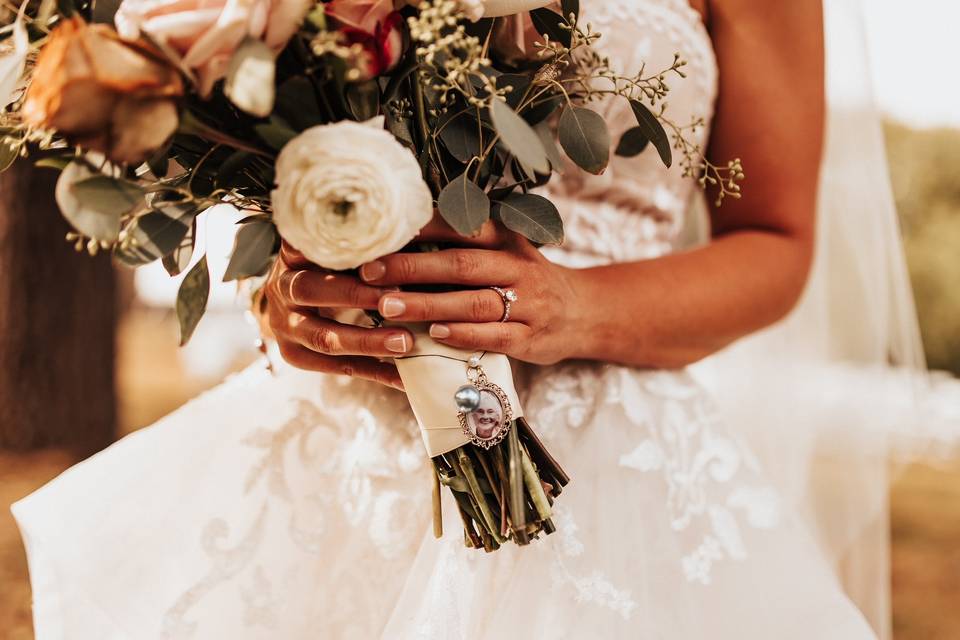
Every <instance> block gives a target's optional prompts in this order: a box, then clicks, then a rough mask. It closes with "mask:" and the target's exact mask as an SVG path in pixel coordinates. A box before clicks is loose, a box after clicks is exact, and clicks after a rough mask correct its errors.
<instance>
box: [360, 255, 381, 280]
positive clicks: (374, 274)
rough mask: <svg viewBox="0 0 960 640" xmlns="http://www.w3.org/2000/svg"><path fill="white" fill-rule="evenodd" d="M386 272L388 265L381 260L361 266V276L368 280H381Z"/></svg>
mask: <svg viewBox="0 0 960 640" xmlns="http://www.w3.org/2000/svg"><path fill="white" fill-rule="evenodd" d="M386 272H387V265H385V264H383V263H382V262H380V261H379V260H377V261H374V262H368V263H367V264H365V265H363V266H362V267H360V277H361V278H363V279H364V280H366V281H367V282H370V281H371V280H379V279H380V278H382V277H383V275H384V274H385V273H386Z"/></svg>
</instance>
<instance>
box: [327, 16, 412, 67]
mask: <svg viewBox="0 0 960 640" xmlns="http://www.w3.org/2000/svg"><path fill="white" fill-rule="evenodd" d="M393 6H394V5H393V0H333V2H330V3H328V4H326V5H325V10H326V14H327V16H328V17H330V18H333V19H334V20H336V22H337V24H338V26H339V28H338V29H337V32H338V33H339V35H340V38H341V40H342V42H343V44H345V45H358V46H359V47H360V49H361V53H360V55H359V56H358V58H357V59H356V60H355V61H354V64H355V68H356V70H357V72H358V73H359V78H358V79H359V80H369V79H371V78H375V77H377V76H379V75H382V74H384V73H386V72H388V71H390V70H391V69H393V68H394V67H395V66H397V63H398V62H400V57H401V56H402V55H403V31H402V27H403V18H402V17H401V15H400V14H399V13H397V12H396V11H394V8H393Z"/></svg>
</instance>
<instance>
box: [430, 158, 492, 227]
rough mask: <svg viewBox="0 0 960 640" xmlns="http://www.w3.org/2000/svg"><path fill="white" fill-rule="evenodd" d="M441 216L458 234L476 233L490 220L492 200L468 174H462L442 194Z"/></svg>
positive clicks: (439, 206)
mask: <svg viewBox="0 0 960 640" xmlns="http://www.w3.org/2000/svg"><path fill="white" fill-rule="evenodd" d="M437 208H438V209H439V210H440V215H441V216H442V217H443V219H444V220H446V221H447V224H449V225H450V226H451V227H453V228H454V229H455V230H456V232H457V233H459V234H461V235H464V236H468V235H470V234H472V233H476V232H477V231H478V230H479V229H480V227H481V226H483V223H484V222H486V221H487V220H489V219H490V198H488V197H487V194H486V193H484V192H483V189H481V188H480V187H478V186H477V185H476V184H475V183H474V182H473V181H472V180H469V179H468V178H467V174H466V173H462V174H460V176H458V177H457V178H455V179H454V180H453V181H451V182H450V184H448V185H447V186H446V187H445V188H444V189H443V191H441V192H440V198H439V199H438V200H437Z"/></svg>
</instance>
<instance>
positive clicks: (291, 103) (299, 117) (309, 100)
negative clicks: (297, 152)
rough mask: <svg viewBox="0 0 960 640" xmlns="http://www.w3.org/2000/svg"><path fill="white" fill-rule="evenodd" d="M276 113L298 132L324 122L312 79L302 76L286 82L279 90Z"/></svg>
mask: <svg viewBox="0 0 960 640" xmlns="http://www.w3.org/2000/svg"><path fill="white" fill-rule="evenodd" d="M274 113H277V114H278V115H280V116H281V117H282V118H283V119H284V120H286V121H287V122H289V123H290V125H291V126H292V127H293V128H294V129H295V130H296V131H304V130H305V129H309V128H310V127H313V126H316V125H318V124H323V122H324V116H323V112H322V111H321V110H320V102H319V100H318V99H317V91H316V89H314V86H313V83H312V82H310V79H309V78H307V77H306V76H302V75H297V76H294V77H292V78H290V79H288V80H286V81H284V82H283V84H281V85H280V87H279V88H278V89H277V99H276V105H274Z"/></svg>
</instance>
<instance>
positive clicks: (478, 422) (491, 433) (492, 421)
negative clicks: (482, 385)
mask: <svg viewBox="0 0 960 640" xmlns="http://www.w3.org/2000/svg"><path fill="white" fill-rule="evenodd" d="M503 423H504V420H503V406H502V405H501V404H500V399H499V398H497V396H496V395H495V394H494V393H493V392H491V391H487V390H486V389H484V390H483V391H481V392H480V404H479V405H478V406H477V408H476V409H474V410H473V411H471V412H470V413H468V414H467V427H468V428H469V429H470V433H471V434H472V435H474V436H476V437H477V439H479V440H493V439H494V438H496V437H497V436H498V435H499V434H500V432H501V431H502V430H503V427H504V424H503Z"/></svg>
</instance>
